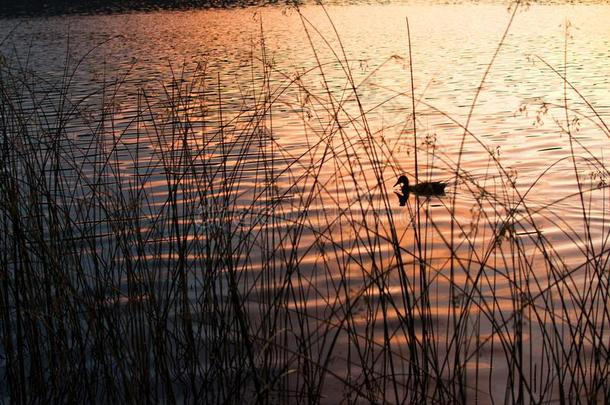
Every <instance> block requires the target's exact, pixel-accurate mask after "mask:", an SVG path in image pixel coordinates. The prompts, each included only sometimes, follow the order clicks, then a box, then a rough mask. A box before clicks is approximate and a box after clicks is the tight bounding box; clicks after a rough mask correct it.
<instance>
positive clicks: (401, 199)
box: [394, 191, 409, 207]
mask: <svg viewBox="0 0 610 405" xmlns="http://www.w3.org/2000/svg"><path fill="white" fill-rule="evenodd" d="M394 194H396V197H398V205H400V206H401V207H404V206H405V205H407V201H409V192H408V191H407V193H406V194H402V193H397V192H396V191H394Z"/></svg>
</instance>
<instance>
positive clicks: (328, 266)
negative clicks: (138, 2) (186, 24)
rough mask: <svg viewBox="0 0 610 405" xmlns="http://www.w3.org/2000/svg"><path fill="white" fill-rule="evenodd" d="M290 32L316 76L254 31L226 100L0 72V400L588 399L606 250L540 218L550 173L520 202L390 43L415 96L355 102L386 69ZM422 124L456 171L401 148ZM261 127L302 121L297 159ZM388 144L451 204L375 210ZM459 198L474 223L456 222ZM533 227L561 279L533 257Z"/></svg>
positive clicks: (215, 93)
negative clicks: (333, 76) (247, 67)
mask: <svg viewBox="0 0 610 405" xmlns="http://www.w3.org/2000/svg"><path fill="white" fill-rule="evenodd" d="M297 12H299V15H300V17H301V22H302V24H303V29H304V31H305V33H306V35H307V37H308V39H309V43H310V44H311V50H312V52H313V55H314V58H315V61H316V63H315V66H314V67H313V68H312V69H310V70H307V71H303V72H299V73H298V74H289V73H286V72H282V71H281V70H280V69H278V68H277V67H276V66H274V64H273V63H272V61H271V60H269V56H268V54H267V49H266V47H265V41H264V32H263V29H262V27H263V25H262V22H261V33H260V35H261V44H260V47H259V48H257V49H253V53H252V55H253V56H252V63H251V69H252V80H251V83H250V86H251V87H250V89H248V91H247V92H246V93H244V94H243V95H242V97H243V99H242V100H238V102H236V100H234V99H231V98H230V97H228V96H227V95H225V94H224V93H223V77H222V76H221V75H220V74H219V73H218V72H214V71H211V70H210V67H209V66H208V64H207V63H206V61H202V62H201V63H199V64H197V66H196V67H194V68H183V69H182V70H181V71H179V72H175V71H173V70H172V75H171V76H172V77H171V80H168V81H167V82H165V83H160V84H158V87H153V86H151V85H148V86H143V87H141V88H140V89H139V90H138V92H137V94H135V95H133V94H131V95H127V94H124V93H123V87H124V86H125V83H126V81H127V79H128V77H129V75H130V72H129V71H128V72H122V76H120V77H119V78H118V79H117V80H110V79H109V78H107V77H105V78H104V79H103V80H102V81H100V82H98V83H97V86H98V89H96V90H95V91H93V90H92V91H91V93H89V94H86V95H80V96H78V95H76V92H73V89H72V87H73V83H74V77H75V75H76V74H77V72H78V69H79V68H80V67H81V66H82V64H83V63H84V62H85V61H86V58H87V57H88V54H87V55H85V56H84V57H83V58H82V59H80V60H77V61H72V60H71V59H70V58H69V57H67V58H66V69H65V72H64V75H63V77H62V78H61V80H60V81H59V83H56V82H53V81H50V80H46V79H45V78H44V77H40V76H37V75H36V74H35V73H34V72H31V71H30V70H29V68H28V66H27V63H25V64H21V65H19V64H18V63H12V62H11V61H10V60H7V61H6V62H5V63H4V64H2V65H0V97H1V102H0V122H1V125H0V131H1V134H0V136H1V140H0V148H1V159H0V162H1V164H2V167H1V171H0V226H1V228H2V229H1V231H0V246H1V248H0V252H1V253H0V296H1V297H2V298H1V299H2V305H1V306H0V308H1V309H2V311H1V314H0V337H1V343H0V364H1V365H2V366H1V367H0V378H1V379H2V381H3V384H2V385H1V387H3V388H2V389H1V391H0V392H1V394H2V396H3V398H4V399H6V400H8V401H10V402H11V403H30V402H49V401H53V402H77V401H78V402H81V401H86V402H91V403H97V402H129V403H136V402H142V401H146V402H167V403H176V402H180V403H183V402H184V403H186V402H188V403H242V402H244V401H245V402H252V403H270V402H274V403H275V402H278V403H287V402H289V401H297V402H299V403H301V402H310V403H318V402H323V403H324V402H326V403H328V402H334V401H343V402H349V403H352V402H353V403H357V402H371V403H385V402H390V403H416V402H422V401H423V402H425V403H454V402H455V403H470V402H473V401H480V402H483V403H488V402H497V401H501V402H506V403H526V402H537V403H544V402H548V401H556V400H558V401H561V402H572V401H582V402H596V401H601V402H603V401H608V399H609V398H608V396H609V395H610V386H609V385H608V381H610V379H609V378H608V373H609V369H608V366H609V365H608V360H607V359H608V347H609V342H608V337H607V324H608V322H609V321H610V311H609V307H608V302H609V301H608V298H609V296H608V291H609V288H608V282H609V279H608V271H607V267H608V266H607V264H608V258H609V257H610V256H609V254H608V253H609V250H608V246H607V241H608V236H607V235H606V233H607V232H606V233H603V235H602V237H601V239H598V238H596V237H595V236H594V235H593V232H592V231H591V230H590V229H589V228H586V229H587V230H586V231H583V232H581V231H580V230H577V229H574V228H573V227H572V225H571V224H570V223H568V222H567V221H566V220H564V219H563V218H561V216H560V215H558V214H557V213H556V212H555V211H554V207H555V206H557V205H558V204H561V203H562V202H563V200H560V199H555V200H553V201H550V202H545V203H544V204H542V205H541V204H537V203H535V201H534V200H533V199H530V197H531V196H532V194H534V192H533V191H532V190H534V189H535V187H536V185H537V184H538V183H539V182H541V181H542V180H543V179H544V178H545V176H546V175H547V173H549V172H550V171H552V170H553V169H554V167H555V166H556V165H560V164H562V162H563V161H558V162H554V163H552V164H550V165H549V166H548V167H546V168H542V169H541V170H540V175H539V176H538V177H536V178H534V179H533V180H532V181H531V184H529V186H528V187H526V188H520V187H517V183H516V176H517V174H516V173H515V172H514V171H512V170H511V169H510V168H509V167H508V166H506V165H505V164H504V162H503V160H502V158H501V157H500V154H499V153H498V151H497V150H494V149H493V148H491V147H488V146H487V145H486V144H485V143H484V142H483V140H482V138H481V137H480V136H479V135H477V134H476V133H474V132H472V130H471V128H472V125H469V124H470V123H471V120H474V119H476V116H474V115H473V113H472V110H474V109H475V107H476V106H475V104H476V99H475V101H474V102H473V106H472V109H471V112H470V114H469V116H468V121H467V122H466V124H461V123H460V122H459V120H457V119H455V118H453V117H451V116H450V115H449V114H447V113H445V112H443V111H442V110H441V109H439V108H438V107H435V106H433V105H430V104H429V103H427V102H426V101H425V100H424V97H423V94H419V95H418V94H417V92H416V91H415V90H416V89H415V84H414V81H413V77H412V72H413V70H416V69H417V61H412V60H411V57H410V54H411V52H410V37H409V40H408V44H409V45H408V48H409V49H407V50H408V51H409V57H408V62H409V67H410V70H411V77H410V80H411V88H410V89H397V90H395V96H393V97H391V98H390V99H388V100H386V101H384V102H382V103H380V104H376V105H373V106H371V105H369V104H367V103H366V100H363V99H362V97H361V96H360V93H359V91H360V90H362V89H363V88H365V87H366V86H367V85H368V84H369V82H370V81H371V79H372V78H373V77H374V76H375V74H376V73H377V72H378V71H379V70H381V69H382V68H383V66H384V65H385V63H384V64H382V65H381V66H379V67H378V68H376V69H375V70H373V71H372V72H371V73H370V74H369V75H368V76H366V77H365V78H364V79H363V80H362V81H360V82H357V81H356V79H355V75H353V72H352V68H353V66H354V63H355V62H356V61H353V60H350V59H349V58H348V56H347V52H346V50H345V49H344V48H343V45H342V43H341V39H340V36H339V34H338V32H337V30H336V29H335V28H334V26H333V25H332V20H331V19H330V16H328V14H327V16H328V21H329V24H331V26H332V32H333V33H334V35H335V38H332V39H333V40H334V41H336V43H338V44H339V45H337V46H336V47H333V46H332V45H331V41H330V38H325V37H324V36H323V35H322V34H321V32H320V30H319V29H318V28H317V27H315V26H314V25H313V24H311V23H310V21H309V20H308V19H307V17H306V16H305V15H304V14H301V13H300V11H299V10H298V9H297ZM511 18H512V17H511ZM316 40H318V41H321V42H322V44H323V45H324V46H326V47H327V48H328V49H327V50H328V51H330V52H331V54H332V55H334V60H332V61H330V62H325V61H324V60H323V59H322V58H321V57H320V55H319V53H318V51H317V48H316V46H315V45H314V43H315V41H316ZM499 49H500V47H498V52H500V50H499ZM395 59H396V58H390V59H388V61H387V62H386V63H391V62H392V61H393V60H395ZM545 63H546V62H545ZM492 66H493V62H492V63H490V66H489V67H488V69H487V70H488V71H489V69H491V67H492ZM548 67H549V68H551V69H553V68H552V67H551V66H550V65H548ZM170 68H172V66H170ZM332 69H335V73H336V70H339V71H342V72H343V74H344V87H343V91H337V90H336V87H333V85H332V84H331V82H330V80H329V79H328V77H329V76H328V74H329V73H328V72H329V71H330V70H332ZM553 71H554V72H555V73H556V74H557V75H558V76H559V77H560V78H561V79H562V80H563V81H564V82H565V85H566V86H565V87H566V89H565V91H566V93H567V92H568V90H572V91H574V92H576V94H577V95H578V96H581V97H582V95H581V94H580V93H579V92H578V90H577V89H576V87H575V86H574V85H573V84H572V83H570V82H569V81H568V78H567V74H566V72H565V71H564V72H563V73H559V72H560V70H559V69H558V70H555V69H553ZM407 74H409V73H407ZM486 74H487V73H486ZM257 77H258V78H257ZM310 77H314V78H315V79H320V81H321V87H320V86H314V85H306V84H305V83H306V82H307V80H306V79H309V78H310ZM272 79H275V80H272ZM310 82H315V80H313V81H310ZM482 82H483V81H482ZM272 83H279V84H277V85H273V84H272ZM274 86H275V87H274ZM479 90H480V89H479ZM583 99H584V97H583ZM395 100H399V101H400V102H403V103H404V104H405V106H406V109H405V111H406V112H407V113H406V114H405V118H404V120H402V121H401V122H399V123H395V124H392V125H389V124H381V125H380V126H379V127H378V126H377V125H378V123H377V122H376V121H375V120H374V119H372V118H371V116H372V115H374V114H375V112H376V110H378V109H380V108H382V107H383V106H384V104H387V103H390V102H393V101H395ZM566 100H567V95H566ZM585 102H586V100H585ZM122 105H128V106H129V107H128V109H127V110H125V109H124V108H123V107H122ZM587 105H588V107H589V108H590V110H591V111H589V112H588V114H593V115H587V113H585V112H582V111H575V110H573V109H571V107H570V106H568V104H567V101H566V103H565V105H563V106H561V105H554V106H553V105H550V104H548V105H546V107H547V108H554V109H558V110H563V111H565V114H566V121H568V122H566V123H565V124H566V125H565V128H568V129H567V130H568V131H570V123H569V121H570V118H569V117H570V114H572V115H574V114H582V116H583V117H588V118H587V119H589V120H590V121H591V122H594V123H595V124H596V125H597V129H598V131H599V133H600V135H602V136H610V133H609V132H608V127H607V126H606V124H605V122H604V121H603V118H602V115H600V114H599V113H598V112H597V111H595V109H594V107H593V105H591V104H590V103H588V102H587ZM422 110H425V111H426V112H427V113H434V114H436V115H437V116H442V117H443V118H444V119H446V121H447V122H450V123H451V125H452V126H454V128H455V130H456V133H460V134H463V139H462V143H461V145H460V154H459V156H458V158H457V160H456V159H455V157H454V156H452V155H451V154H449V153H445V152H444V151H442V150H439V148H437V140H436V139H435V137H434V136H432V135H430V134H426V131H425V130H422V129H421V127H420V126H419V125H421V124H420V121H419V119H418V118H419V115H420V114H424V113H423V112H421V111H422ZM278 111H282V114H291V115H292V116H294V117H298V118H299V120H300V122H301V124H302V131H303V133H304V139H303V143H304V144H305V145H306V147H302V148H300V149H296V150H295V149H294V148H290V147H289V145H287V144H286V142H283V140H282V139H281V137H280V132H281V131H280V130H279V129H278V124H277V122H278V120H279V117H278V114H279V113H278ZM392 132H396V133H398V134H399V136H397V137H395V138H392V137H390V136H389V135H388V134H390V133H392ZM572 135H573V134H572ZM572 135H570V141H571V142H572V141H573V142H574V146H577V145H578V146H580V147H581V149H582V150H584V151H585V152H586V153H584V155H582V156H581V155H576V152H575V151H576V148H574V149H572V154H571V160H570V162H569V163H572V164H573V165H574V176H575V178H577V179H579V177H578V176H582V174H579V167H578V165H583V166H585V167H587V168H594V169H595V170H596V171H597V173H598V175H599V179H601V180H600V184H601V183H603V182H604V181H605V180H604V179H606V178H607V176H608V174H609V173H608V171H607V169H606V167H605V166H604V165H603V162H602V161H600V159H599V158H598V157H596V156H595V155H594V154H593V153H591V152H589V151H588V150H586V147H585V146H583V145H582V144H580V143H579V142H580V141H579V140H578V138H577V137H572ZM404 137H407V141H406V143H407V148H411V149H410V150H411V151H413V148H415V150H416V151H417V155H416V156H417V166H416V168H415V173H417V174H416V178H420V179H421V178H424V177H425V176H430V175H431V173H432V172H434V173H444V174H445V176H446V177H449V176H454V177H455V181H454V182H455V184H453V186H454V187H456V189H455V193H453V195H452V196H450V197H451V198H448V199H437V200H430V199H413V200H409V201H408V203H407V205H406V206H405V207H400V210H398V207H396V206H395V205H394V203H393V201H394V196H393V195H392V191H391V190H389V189H388V188H387V185H386V182H387V179H388V178H391V179H392V180H395V178H396V175H397V174H398V173H402V172H404V171H408V170H404V168H403V167H402V166H401V162H400V159H399V158H398V156H399V155H400V154H401V153H404V152H401V149H400V148H401V147H404V144H405V142H404V141H405V139H404ZM467 142H468V144H469V145H474V146H470V147H477V148H478V149H477V152H478V153H480V154H482V155H483V156H485V158H486V159H487V167H486V168H485V171H484V174H483V175H482V176H481V175H475V174H473V173H471V172H469V171H468V170H467V169H466V167H465V165H464V164H463V163H464V161H463V160H462V152H461V151H462V150H463V148H464V145H465V144H466V143H467ZM464 159H465V158H464ZM581 183H582V184H581ZM578 184H579V189H578V191H576V192H575V193H574V195H572V196H567V197H565V198H570V197H574V198H576V199H577V200H578V201H580V204H581V206H580V208H581V213H582V224H583V226H589V224H590V221H591V215H592V214H594V211H595V209H594V208H593V206H594V205H595V204H594V202H593V192H596V191H597V190H602V192H603V197H602V199H603V204H605V202H606V198H607V195H606V192H605V190H606V185H605V183H604V184H601V186H600V187H596V186H592V187H590V188H587V187H584V182H582V178H580V181H579V183H578ZM457 187H459V193H460V194H461V196H460V198H461V197H463V196H465V197H464V198H465V199H466V200H468V201H471V202H472V209H471V212H470V214H471V215H470V217H469V223H466V222H464V217H462V216H460V214H459V213H458V212H459V210H458V208H459V207H458V203H459V202H458V189H457ZM562 198H563V197H562ZM439 211H440V212H443V213H444V215H441V214H438V212H439ZM431 212H436V214H434V215H433V214H431ZM437 218H449V221H450V224H448V223H447V221H444V220H443V219H437ZM602 221H603V222H604V224H605V221H606V218H605V217H604V218H602ZM549 223H550V224H551V225H554V226H556V227H558V228H559V229H561V230H562V232H563V237H564V238H566V239H567V240H569V241H571V242H572V244H573V246H574V250H575V251H576V252H578V254H579V255H580V257H578V258H577V259H578V260H576V264H574V260H570V261H567V260H565V258H564V257H563V256H562V253H561V252H559V251H557V250H556V249H555V247H554V244H553V241H552V240H549V239H547V237H546V234H545V231H544V229H543V225H542V224H545V225H546V226H548V224H549ZM449 227H450V229H451V231H450V232H449V233H448V232H447V230H448V229H449ZM583 229H585V228H583ZM602 229H606V228H605V227H604V226H602ZM582 286H584V287H585V289H582V288H580V287H582ZM75 382H78V383H75ZM498 387H500V388H499V389H498Z"/></svg>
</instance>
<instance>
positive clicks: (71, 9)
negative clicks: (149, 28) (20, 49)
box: [0, 0, 294, 18]
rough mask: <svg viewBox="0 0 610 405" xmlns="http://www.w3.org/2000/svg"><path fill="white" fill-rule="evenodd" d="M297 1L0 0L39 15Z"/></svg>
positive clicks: (10, 10)
mask: <svg viewBox="0 0 610 405" xmlns="http://www.w3.org/2000/svg"><path fill="white" fill-rule="evenodd" d="M281 3H286V4H294V2H292V1H277V0H248V1H240V0H92V1H76V2H75V1H70V0H23V1H12V0H2V1H0V17H5V18H6V17H30V16H31V17H34V16H36V17H38V16H53V15H65V14H114V13H126V12H133V11H158V10H188V9H196V8H230V7H248V6H255V5H266V4H281Z"/></svg>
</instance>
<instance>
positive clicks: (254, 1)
mask: <svg viewBox="0 0 610 405" xmlns="http://www.w3.org/2000/svg"><path fill="white" fill-rule="evenodd" d="M318 3H323V4H326V5H359V4H360V5H363V4H372V5H374V4H388V3H393V4H395V3H405V4H436V5H451V4H462V3H464V2H463V1H462V0H434V1H423V0H402V1H391V2H390V1H387V0H332V1H324V2H320V1H318V0H90V1H71V0H20V1H13V0H0V18H15V17H44V16H56V15H71V14H85V15H91V14H116V13H129V12H153V11H160V10H194V9H208V8H234V7H252V6H266V5H286V6H295V5H299V6H300V5H313V4H318ZM470 3H474V4H509V3H514V1H513V2H506V1H500V0H475V1H470ZM525 3H527V5H534V4H535V5H557V4H604V2H603V1H599V0H584V1H575V0H541V1H528V2H525Z"/></svg>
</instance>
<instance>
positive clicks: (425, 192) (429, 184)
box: [394, 176, 447, 196]
mask: <svg viewBox="0 0 610 405" xmlns="http://www.w3.org/2000/svg"><path fill="white" fill-rule="evenodd" d="M398 185H400V190H401V191H402V194H403V195H408V194H409V193H413V194H415V195H421V196H435V195H437V196H438V195H445V186H447V183H443V182H441V181H425V182H423V183H418V184H414V185H412V186H410V185H409V179H408V178H407V176H400V177H399V178H398V181H397V182H396V184H394V187H396V186H398Z"/></svg>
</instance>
